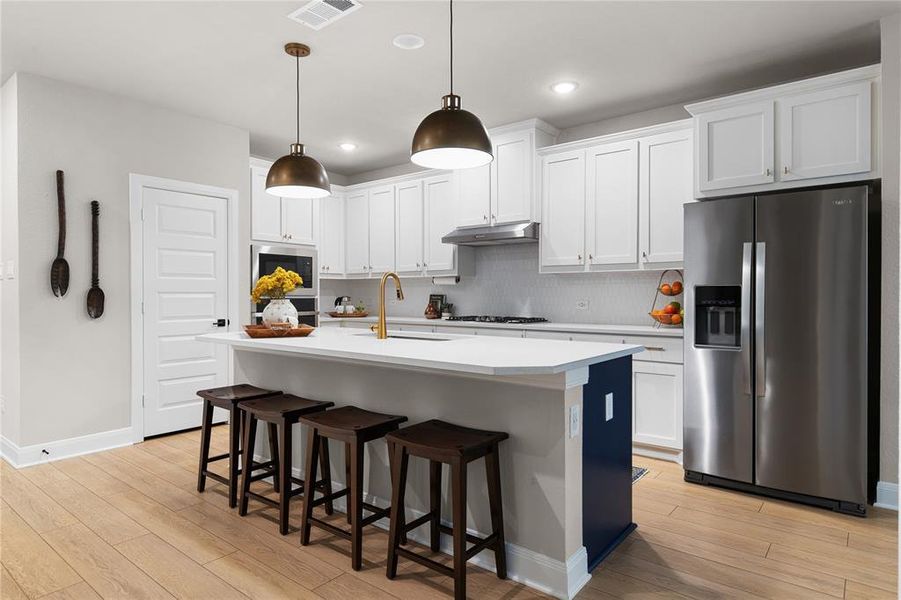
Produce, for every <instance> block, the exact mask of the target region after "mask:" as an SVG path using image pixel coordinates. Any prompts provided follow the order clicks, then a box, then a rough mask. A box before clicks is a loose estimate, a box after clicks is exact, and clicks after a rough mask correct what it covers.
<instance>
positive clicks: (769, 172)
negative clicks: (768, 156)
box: [766, 167, 773, 177]
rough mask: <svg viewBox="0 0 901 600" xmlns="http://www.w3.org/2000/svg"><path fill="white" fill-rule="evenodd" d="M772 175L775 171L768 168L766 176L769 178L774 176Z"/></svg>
mask: <svg viewBox="0 0 901 600" xmlns="http://www.w3.org/2000/svg"><path fill="white" fill-rule="evenodd" d="M772 174H773V171H772V170H771V169H770V168H769V167H767V169H766V176H767V177H769V176H770V175H772Z"/></svg>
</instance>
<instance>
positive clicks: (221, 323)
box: [213, 319, 230, 327]
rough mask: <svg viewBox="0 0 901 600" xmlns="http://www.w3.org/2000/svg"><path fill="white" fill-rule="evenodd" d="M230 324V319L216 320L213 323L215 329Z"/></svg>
mask: <svg viewBox="0 0 901 600" xmlns="http://www.w3.org/2000/svg"><path fill="white" fill-rule="evenodd" d="M229 322H230V321H229V320H228V319H216V322H215V323H213V327H226V326H227V325H228V324H229Z"/></svg>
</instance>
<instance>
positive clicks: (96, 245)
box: [88, 200, 105, 319]
mask: <svg viewBox="0 0 901 600" xmlns="http://www.w3.org/2000/svg"><path fill="white" fill-rule="evenodd" d="M99 217H100V203H99V202H97V201H96V200H92V201H91V289H89V290H88V315H89V316H90V317H91V318H92V319H98V318H100V316H101V315H102V314H103V303H104V300H105V296H104V295H103V290H101V289H100V273H99V271H100V265H99V262H100V259H99V254H100V231H99V229H98V219H99Z"/></svg>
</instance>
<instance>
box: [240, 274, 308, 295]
mask: <svg viewBox="0 0 901 600" xmlns="http://www.w3.org/2000/svg"><path fill="white" fill-rule="evenodd" d="M299 285H303V279H302V278H301V276H300V275H298V274H297V273H295V272H294V271H286V270H285V269H283V268H281V267H277V268H276V269H275V271H273V272H272V273H271V274H269V275H263V276H262V277H260V278H259V279H258V280H257V284H256V285H255V286H253V293H251V294H250V298H251V299H252V300H253V301H254V303H259V301H260V300H261V299H262V298H284V297H285V296H286V295H287V294H288V292H290V291H292V290H293V289H294V288H296V287H297V286H299Z"/></svg>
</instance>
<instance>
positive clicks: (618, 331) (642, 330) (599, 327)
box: [319, 314, 682, 338]
mask: <svg viewBox="0 0 901 600" xmlns="http://www.w3.org/2000/svg"><path fill="white" fill-rule="evenodd" d="M319 321H320V323H337V322H340V321H349V322H354V321H357V322H364V323H375V322H376V317H375V316H369V317H361V318H350V319H348V318H335V317H330V316H328V315H325V314H324V315H321V316H320V317H319ZM387 321H388V323H395V324H398V325H437V326H438V327H469V328H479V329H481V328H486V329H514V330H517V331H521V330H523V329H526V330H534V331H565V332H568V333H606V334H609V335H650V336H661V337H673V338H681V337H682V328H680V327H654V326H653V325H604V324H600V323H556V322H550V323H529V324H525V323H480V322H478V321H445V320H444V319H426V318H425V317H388V318H387Z"/></svg>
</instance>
